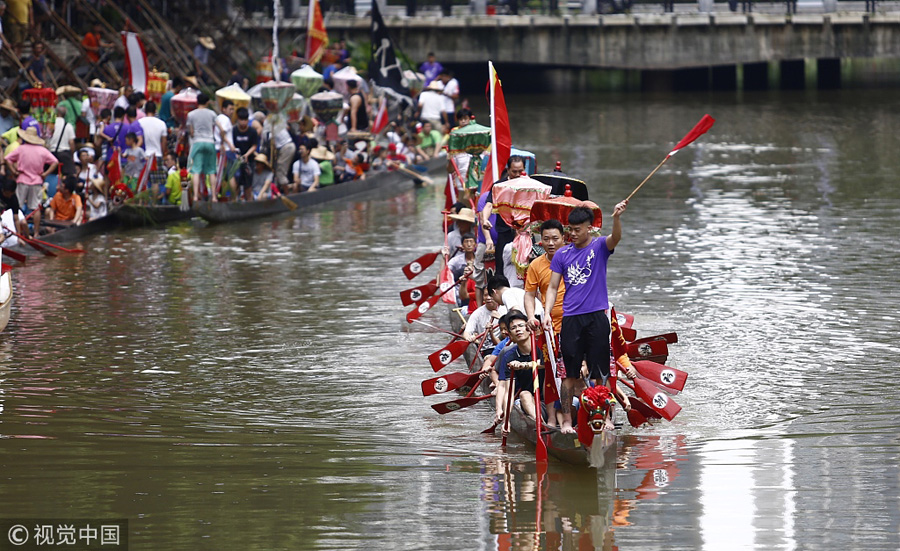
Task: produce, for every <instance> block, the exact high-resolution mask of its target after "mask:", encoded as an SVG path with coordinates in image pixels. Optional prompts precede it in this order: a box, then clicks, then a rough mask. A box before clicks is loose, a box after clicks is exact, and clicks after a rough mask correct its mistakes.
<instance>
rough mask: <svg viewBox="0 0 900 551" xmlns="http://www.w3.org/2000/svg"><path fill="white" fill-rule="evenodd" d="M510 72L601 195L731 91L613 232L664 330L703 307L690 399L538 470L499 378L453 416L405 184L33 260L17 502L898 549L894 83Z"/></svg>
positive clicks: (244, 532)
mask: <svg viewBox="0 0 900 551" xmlns="http://www.w3.org/2000/svg"><path fill="white" fill-rule="evenodd" d="M508 102H509V107H510V112H511V113H510V114H511V120H512V121H513V137H514V141H515V143H516V145H517V146H519V147H521V148H524V149H528V150H531V151H534V152H535V153H536V154H537V156H538V163H539V165H540V166H541V167H542V168H544V169H546V170H549V169H551V168H552V165H553V162H554V161H555V160H556V159H560V160H562V162H563V166H564V169H565V170H566V171H567V172H568V173H569V174H571V175H574V176H579V177H582V178H583V179H585V180H586V181H588V182H589V185H590V189H591V198H592V199H593V200H595V201H596V202H597V203H598V204H600V206H601V207H602V208H603V211H604V213H605V214H609V213H610V212H611V210H612V206H613V205H614V204H615V203H616V202H617V201H619V200H621V199H622V198H623V197H625V196H627V195H628V193H629V192H630V191H631V189H633V187H634V186H635V185H637V183H639V182H640V181H641V179H643V177H644V176H645V175H646V174H648V173H649V172H650V170H652V169H653V167H654V166H655V165H656V164H657V163H658V162H659V161H660V160H661V159H662V157H663V156H664V155H665V153H666V152H667V150H668V149H669V148H670V147H671V146H672V144H673V143H674V142H675V141H676V140H678V139H679V138H680V137H681V136H682V135H684V134H685V133H686V132H687V131H688V130H689V129H690V128H691V127H692V126H693V124H694V123H695V122H696V121H697V120H698V119H699V118H700V116H702V115H703V114H704V113H706V112H709V113H711V114H712V115H713V116H715V117H716V118H717V119H718V120H717V123H716V125H715V127H714V128H713V129H712V130H711V131H710V132H709V134H708V135H706V136H705V137H704V138H702V139H701V140H700V141H698V143H697V144H696V145H694V146H692V147H691V148H689V149H687V150H685V151H683V152H680V153H679V154H678V155H676V156H675V157H673V158H672V159H671V160H670V161H669V163H667V165H666V166H665V167H664V168H663V169H662V170H661V171H660V172H659V173H658V174H657V175H656V176H655V177H654V178H653V179H652V180H650V182H649V183H648V184H647V185H646V186H645V187H644V188H643V189H642V190H641V191H640V192H639V193H638V194H637V195H636V196H635V198H634V199H633V200H632V203H631V205H630V206H629V208H628V211H627V212H626V214H625V215H623V222H624V227H625V230H624V237H623V241H622V243H621V245H620V246H619V248H618V249H617V251H616V254H615V255H614V256H613V257H612V259H611V261H610V278H609V284H610V293H611V296H612V298H613V301H614V302H615V303H616V304H617V306H618V308H619V309H621V310H623V311H626V312H630V313H632V314H634V315H635V316H636V317H637V322H636V326H637V327H638V328H640V329H641V330H642V334H643V335H650V334H655V333H660V332H665V331H672V330H674V331H677V332H678V335H679V340H680V342H679V344H677V345H673V346H671V348H670V350H671V355H670V359H669V363H670V364H671V365H674V366H676V367H679V368H682V369H686V370H688V371H689V372H690V379H689V381H688V385H687V387H686V389H685V392H684V393H682V394H680V395H679V396H677V397H676V400H677V401H678V402H679V403H680V404H681V405H682V406H683V408H684V409H683V411H682V412H681V414H680V415H679V416H678V417H677V418H676V420H675V422H673V423H667V424H663V425H657V426H655V427H644V428H641V429H638V430H634V429H631V428H630V427H629V428H626V429H625V430H624V433H623V435H622V436H621V437H620V438H619V442H618V448H617V450H616V457H615V461H614V462H615V463H617V465H618V468H617V469H615V470H612V469H604V470H601V471H600V472H598V471H596V470H584V469H573V468H571V467H568V466H566V465H562V464H558V463H555V462H554V463H551V466H550V472H549V474H548V475H547V476H546V477H540V478H539V477H538V476H537V474H536V471H535V464H534V461H533V451H532V450H531V449H530V448H529V447H528V446H526V445H525V444H523V443H521V442H519V441H518V440H516V439H515V438H514V437H513V438H511V442H510V445H509V447H508V448H507V449H506V450H504V449H502V448H501V447H500V442H499V439H498V438H497V437H496V436H484V435H481V434H479V433H480V431H481V430H482V429H484V428H486V427H487V426H488V424H489V420H490V408H489V406H487V405H486V404H481V405H479V406H474V407H471V408H468V409H465V410H462V411H459V412H456V413H452V414H448V415H444V416H439V415H437V414H436V413H435V412H434V411H433V410H432V409H431V408H430V407H428V406H429V405H430V404H431V403H435V402H439V401H442V400H443V399H447V398H446V397H443V398H442V397H432V398H423V397H422V396H421V391H420V389H419V383H420V382H421V380H422V379H425V378H428V377H430V376H433V372H432V370H431V369H430V367H429V366H428V363H427V360H426V356H427V355H428V354H429V353H431V352H433V351H435V350H437V349H438V348H440V347H441V346H442V345H444V344H446V342H447V337H445V336H443V335H442V334H440V333H437V332H433V331H430V330H428V329H427V328H423V327H418V326H417V327H412V328H409V327H407V324H406V323H405V321H402V319H403V315H404V314H405V312H406V309H405V308H404V307H402V306H401V305H400V303H399V300H398V298H397V293H398V292H399V291H400V290H402V289H405V288H407V287H410V286H413V285H414V284H415V282H412V283H410V282H408V281H407V280H406V279H405V278H404V277H403V275H402V274H401V272H400V270H399V267H400V266H401V265H402V264H404V263H405V262H408V261H409V260H411V259H413V258H415V257H416V256H419V255H420V254H423V253H425V252H428V251H431V250H434V249H436V248H437V246H439V245H440V244H441V240H442V238H441V235H440V214H439V212H438V211H439V208H440V205H441V201H442V195H441V194H440V191H439V190H436V189H421V190H411V189H410V190H409V191H407V192H405V193H403V194H401V195H398V196H394V197H388V198H385V197H364V198H360V199H359V200H356V201H354V202H347V203H339V204H336V205H332V206H329V207H327V208H325V209H322V210H318V211H316V212H308V213H304V214H301V215H299V216H296V217H283V218H275V219H266V220H260V221H251V222H246V223H240V224H235V225H230V226H218V227H204V226H203V225H202V224H200V223H196V224H184V225H179V226H172V227H167V228H163V229H153V230H141V231H129V232H120V233H114V234H109V235H103V236H97V237H95V238H91V239H89V240H87V241H85V242H84V243H83V246H84V247H85V248H87V249H88V250H89V253H88V254H86V255H84V256H79V257H59V258H56V259H42V258H41V259H37V258H36V259H34V261H32V262H29V264H28V265H27V266H26V267H24V268H20V269H17V270H16V271H15V274H14V278H15V287H16V297H15V303H14V307H13V314H12V321H11V322H10V325H9V327H8V328H7V329H6V331H5V332H4V333H3V334H2V335H0V469H2V474H0V477H2V478H0V480H2V490H0V517H2V518H9V517H18V518H22V517H27V518H34V519H40V518H61V517H63V518H65V517H68V518H128V519H129V522H130V525H129V526H130V541H131V545H132V548H135V549H163V548H170V549H190V548H209V549H434V550H442V549H510V548H515V549H538V548H539V549H586V548H587V549H590V548H602V549H613V548H619V549H710V550H720V549H825V548H834V549H866V550H874V549H885V550H895V549H898V548H900V536H898V533H900V437H898V433H900V400H898V398H897V393H898V391H900V385H898V383H897V381H898V378H897V376H896V369H897V367H896V360H897V358H898V352H900V345H898V344H897V340H896V337H895V330H896V327H897V322H898V313H897V312H898V308H900V292H898V285H897V278H898V265H900V262H898V261H900V253H898V248H897V246H896V240H897V235H898V233H900V232H898V230H900V223H898V215H900V186H898V185H897V176H896V175H897V173H898V168H900V166H898V165H900V160H898V157H897V155H896V151H897V150H898V149H900V138H898V137H897V136H896V134H895V130H896V128H898V127H900V115H898V111H897V102H896V99H895V94H889V93H878V92H840V93H833V94H823V93H818V94H816V93H810V94H799V95H790V94H771V95H760V96H744V97H741V98H738V99H735V98H734V97H732V96H730V95H729V96H721V97H719V96H703V97H698V98H695V97H692V96H678V97H676V98H654V97H648V96H641V97H635V98H629V97H617V96H604V97H599V98H596V97H595V98H587V97H571V98H564V97H553V98H550V97H539V98H529V97H520V96H513V95H511V96H510V97H509V98H508ZM476 111H477V110H476ZM481 113H484V110H483V109H481ZM480 118H481V119H482V120H481V122H484V123H487V119H486V116H484V115H482V116H481V117H480ZM607 222H609V220H607ZM416 281H418V280H416ZM425 318H426V319H427V320H428V321H429V322H431V323H434V324H438V325H441V326H444V327H449V322H448V316H447V315H446V312H445V311H443V310H441V311H439V312H432V313H429V314H427V315H426V316H425ZM456 367H459V368H460V369H464V368H465V367H464V366H463V365H462V364H458V365H455V366H454V368H456ZM482 406H483V407H482ZM0 538H2V535H0Z"/></svg>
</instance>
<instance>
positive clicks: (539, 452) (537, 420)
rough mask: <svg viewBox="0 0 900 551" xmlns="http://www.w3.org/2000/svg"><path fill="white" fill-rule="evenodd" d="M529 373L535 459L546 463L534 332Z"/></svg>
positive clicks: (532, 334) (545, 444)
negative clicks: (530, 375)
mask: <svg viewBox="0 0 900 551" xmlns="http://www.w3.org/2000/svg"><path fill="white" fill-rule="evenodd" d="M531 372H532V377H533V379H534V388H533V393H534V426H535V430H536V431H537V445H536V457H537V461H538V463H541V462H546V461H547V443H546V442H544V435H543V434H541V433H542V432H543V431H542V430H541V417H542V415H541V405H542V404H541V383H540V379H539V378H538V361H537V344H536V342H535V338H534V331H532V332H531Z"/></svg>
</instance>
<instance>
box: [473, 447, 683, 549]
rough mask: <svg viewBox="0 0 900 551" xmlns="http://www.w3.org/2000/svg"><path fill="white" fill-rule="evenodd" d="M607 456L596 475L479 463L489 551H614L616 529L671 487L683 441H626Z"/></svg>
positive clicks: (555, 467)
mask: <svg viewBox="0 0 900 551" xmlns="http://www.w3.org/2000/svg"><path fill="white" fill-rule="evenodd" d="M607 450H608V451H607V452H606V455H605V456H604V457H603V458H602V465H601V466H599V467H598V468H596V469H595V468H583V467H573V466H570V465H566V464H562V463H559V462H555V461H551V463H550V465H549V466H548V467H546V468H544V469H540V468H539V465H538V464H537V463H535V462H534V461H530V462H518V461H511V460H509V459H507V458H506V457H505V456H501V457H496V458H489V459H484V460H483V461H482V469H483V470H482V472H483V473H484V476H483V478H482V481H483V486H482V496H481V498H482V500H483V501H485V502H486V505H487V508H488V511H487V512H488V516H489V519H490V526H489V529H490V533H491V534H493V535H495V538H496V539H495V542H496V549H497V550H498V551H508V550H513V549H516V550H521V549H535V550H537V549H541V550H583V549H604V550H606V549H609V550H611V549H616V548H617V547H616V545H615V530H616V529H617V528H620V527H625V526H631V525H632V520H631V514H632V512H633V511H635V510H637V509H639V508H640V503H641V501H644V500H652V499H655V498H657V497H659V496H660V495H661V494H662V493H663V492H664V491H665V489H666V488H667V487H668V486H670V485H672V484H673V483H674V482H675V480H676V479H677V478H678V476H679V463H681V462H682V461H684V460H685V459H686V455H687V450H686V446H685V443H684V437H683V436H682V435H625V436H620V437H619V438H618V444H617V445H616V446H611V447H609V448H607ZM594 459H598V458H594Z"/></svg>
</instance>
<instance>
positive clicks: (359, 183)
mask: <svg viewBox="0 0 900 551" xmlns="http://www.w3.org/2000/svg"><path fill="white" fill-rule="evenodd" d="M446 163H447V159H445V158H442V157H437V158H435V159H431V160H430V161H427V162H426V163H425V165H424V166H425V167H426V168H427V169H428V171H431V170H435V169H437V168H440V167H441V166H444V165H445V164H446ZM414 180H415V178H414V177H413V176H411V175H409V174H407V173H405V172H401V171H389V172H382V173H379V174H374V175H373V174H369V175H367V177H366V179H364V180H352V181H350V182H344V183H341V184H332V185H330V186H325V187H322V188H320V189H318V190H316V191H314V192H311V193H310V192H302V193H292V194H290V195H286V196H285V197H286V198H287V199H288V200H289V201H290V202H293V203H294V204H296V205H297V210H302V209H304V208H308V207H312V206H315V205H320V204H322V203H327V202H329V201H336V200H340V199H345V198H348V197H351V196H353V195H357V194H360V193H363V192H367V191H373V190H389V189H392V188H399V187H400V186H403V185H407V184H409V183H410V182H412V181H414ZM288 204H289V202H288V201H283V200H281V199H266V200H263V201H246V202H231V203H221V202H219V203H213V202H210V201H202V202H201V203H199V204H198V205H197V208H196V212H197V214H198V215H200V216H201V217H202V218H203V219H205V220H207V221H209V222H212V223H218V224H221V223H226V222H235V221H237V220H246V219H248V218H258V217H261V216H271V215H273V214H280V213H284V212H288V211H289V210H293V209H291V208H289V207H288Z"/></svg>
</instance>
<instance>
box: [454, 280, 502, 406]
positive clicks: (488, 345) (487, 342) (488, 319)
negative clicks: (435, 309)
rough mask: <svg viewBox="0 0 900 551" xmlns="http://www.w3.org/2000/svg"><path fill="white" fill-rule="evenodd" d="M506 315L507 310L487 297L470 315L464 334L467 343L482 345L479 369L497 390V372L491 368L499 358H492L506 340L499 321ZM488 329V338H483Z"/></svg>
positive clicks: (479, 351) (479, 353)
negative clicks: (497, 347)
mask: <svg viewBox="0 0 900 551" xmlns="http://www.w3.org/2000/svg"><path fill="white" fill-rule="evenodd" d="M505 313H506V309H505V308H503V307H499V306H498V305H497V303H496V302H494V299H492V298H490V297H485V299H484V304H482V305H481V306H479V307H478V308H476V309H475V311H474V312H472V313H471V314H470V315H469V319H467V320H466V326H465V328H464V329H463V333H462V335H463V338H464V339H466V340H467V341H469V342H476V340H477V341H478V343H479V344H480V345H481V349H480V350H478V355H479V357H481V358H482V364H481V366H480V367H479V370H482V371H483V374H484V375H485V376H487V377H490V378H491V382H492V384H493V385H494V387H495V388H496V386H497V381H498V379H497V371H496V370H494V369H492V368H491V366H492V365H493V363H494V362H495V361H496V359H497V357H496V356H492V354H493V353H494V349H495V348H496V346H497V345H498V344H500V342H501V341H502V340H503V339H504V333H503V332H502V331H501V329H500V323H499V320H500V318H501V317H502V316H503V314H505ZM488 328H490V331H489V332H488V335H487V338H485V337H483V336H482V333H483V332H484V331H485V330H486V329H488ZM507 344H508V343H507ZM488 358H491V361H490V362H489V363H488V361H487V359H488ZM482 378H484V377H482Z"/></svg>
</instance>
